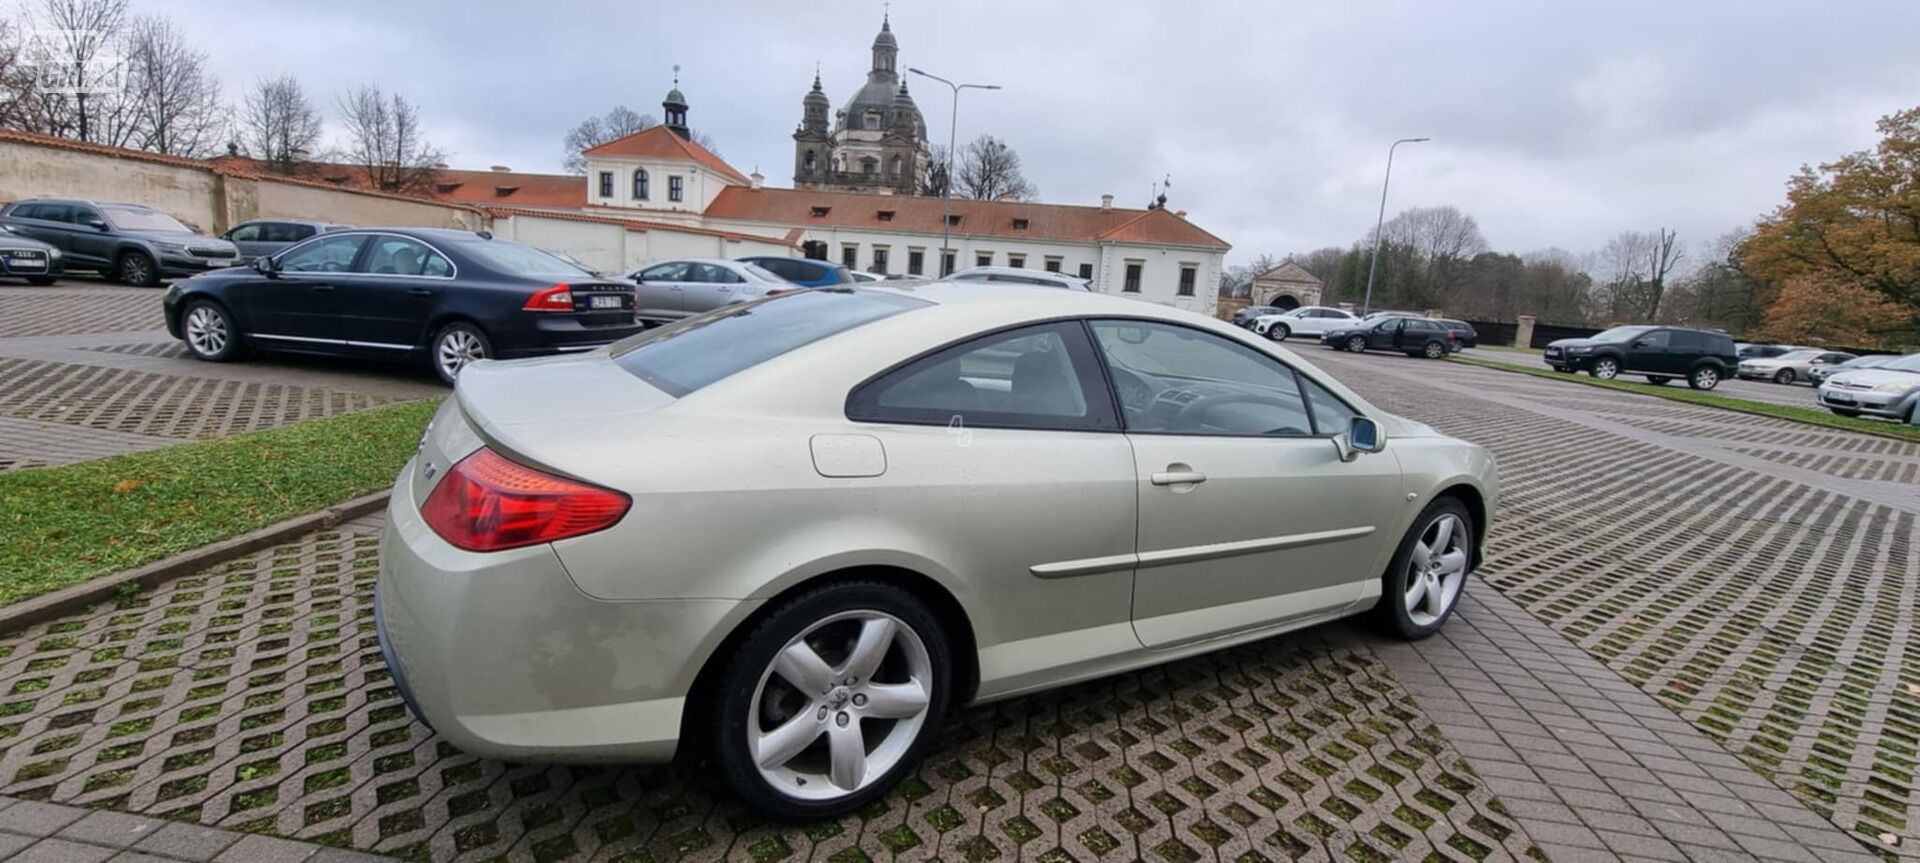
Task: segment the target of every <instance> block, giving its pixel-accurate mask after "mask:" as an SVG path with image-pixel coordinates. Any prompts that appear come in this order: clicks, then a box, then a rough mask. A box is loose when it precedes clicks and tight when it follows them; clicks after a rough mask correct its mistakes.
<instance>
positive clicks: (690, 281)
mask: <svg viewBox="0 0 1920 863" xmlns="http://www.w3.org/2000/svg"><path fill="white" fill-rule="evenodd" d="M746 283H747V280H746V279H744V278H742V277H741V276H740V274H739V273H736V272H734V271H733V270H730V269H728V268H726V267H723V266H720V265H718V264H709V263H697V264H694V265H693V266H691V267H688V268H687V281H686V290H685V291H683V292H682V293H681V294H680V309H681V311H683V312H685V313H686V314H689V315H697V314H699V313H701V312H705V311H711V310H713V309H717V308H720V307H721V306H724V305H726V304H728V303H731V302H735V301H737V300H739V299H740V291H741V289H742V288H744V287H746Z"/></svg>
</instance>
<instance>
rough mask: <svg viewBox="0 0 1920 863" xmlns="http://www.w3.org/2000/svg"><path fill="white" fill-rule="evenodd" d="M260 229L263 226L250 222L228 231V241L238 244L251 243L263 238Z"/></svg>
mask: <svg viewBox="0 0 1920 863" xmlns="http://www.w3.org/2000/svg"><path fill="white" fill-rule="evenodd" d="M260 229H261V225H260V224H259V223H258V222H248V223H247V224H244V225H241V226H240V227H238V228H234V229H233V230H231V231H228V232H227V239H229V240H231V241H233V242H236V243H251V242H254V241H255V240H258V239H260V238H261V237H260V234H261V230H260Z"/></svg>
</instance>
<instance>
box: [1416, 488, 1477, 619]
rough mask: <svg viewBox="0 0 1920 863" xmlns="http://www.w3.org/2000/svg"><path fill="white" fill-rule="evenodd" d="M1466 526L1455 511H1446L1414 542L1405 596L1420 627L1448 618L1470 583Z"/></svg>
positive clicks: (1429, 524) (1469, 539)
mask: <svg viewBox="0 0 1920 863" xmlns="http://www.w3.org/2000/svg"><path fill="white" fill-rule="evenodd" d="M1472 541H1473V540H1472V538H1471V537H1469V536H1468V535H1467V529H1466V525H1464V524H1462V523H1461V521H1460V518H1459V517H1458V516H1456V515H1454V514H1453V513H1449V512H1443V513H1441V514H1440V515H1439V517H1438V518H1435V519H1434V520H1433V521H1432V522H1430V523H1428V525H1427V528H1426V529H1425V530H1423V531H1421V532H1420V538H1419V539H1418V540H1416V541H1415V542H1414V545H1413V554H1412V555H1411V556H1410V557H1409V559H1408V561H1407V591H1406V593H1405V595H1404V596H1403V597H1402V600H1403V601H1404V602H1405V603H1406V608H1407V617H1408V618H1410V619H1412V621H1413V623H1414V625H1416V626H1432V625H1433V623H1434V621H1437V620H1439V619H1440V618H1442V617H1445V616H1446V614H1447V610H1448V609H1450V608H1452V607H1453V603H1454V601H1455V600H1457V599H1459V598H1460V589H1461V587H1463V586H1465V584H1466V582H1467V561H1468V560H1470V559H1471V555H1469V554H1468V543H1470V542H1472Z"/></svg>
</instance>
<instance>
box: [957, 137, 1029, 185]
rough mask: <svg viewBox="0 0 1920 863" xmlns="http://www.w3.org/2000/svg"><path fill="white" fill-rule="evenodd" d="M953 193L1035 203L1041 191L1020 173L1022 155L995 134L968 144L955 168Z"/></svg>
mask: <svg viewBox="0 0 1920 863" xmlns="http://www.w3.org/2000/svg"><path fill="white" fill-rule="evenodd" d="M953 173H954V184H953V193H954V195H955V196H957V197H966V198H973V199H975V200H980V201H998V200H1001V199H1003V198H1005V199H1010V200H1015V201H1031V200H1033V199H1034V198H1035V197H1036V196H1038V195H1039V194H1040V190H1039V189H1036V188H1034V185H1033V184H1032V183H1030V182H1028V181H1027V178H1026V176H1025V175H1024V174H1022V173H1020V154H1019V153H1016V152H1014V151H1013V148H1012V147H1009V146H1007V145H1006V142H1004V141H1001V140H1000V139H998V138H995V137H993V136H992V135H981V136H980V137H978V138H975V139H973V142H972V143H970V144H968V145H967V148H966V150H964V151H963V152H962V153H961V154H960V159H959V164H958V165H956V166H954V170H953Z"/></svg>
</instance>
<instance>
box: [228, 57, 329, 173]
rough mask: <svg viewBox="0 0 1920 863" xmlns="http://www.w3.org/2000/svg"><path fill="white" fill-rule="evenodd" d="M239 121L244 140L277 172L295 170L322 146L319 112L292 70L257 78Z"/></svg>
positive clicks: (255, 154)
mask: <svg viewBox="0 0 1920 863" xmlns="http://www.w3.org/2000/svg"><path fill="white" fill-rule="evenodd" d="M239 125H240V128H239V133H240V138H241V143H242V144H243V145H245V146H246V147H247V149H248V150H249V151H251V152H252V153H253V156H254V158H257V159H260V160H262V161H264V162H266V163H267V168H268V170H271V171H274V172H275V173H279V174H292V173H294V170H295V167H296V165H298V163H300V162H302V161H304V160H305V159H306V157H307V156H308V155H309V154H312V153H313V152H314V151H315V150H316V149H317V148H318V147H319V146H320V112H319V110H317V109H315V108H314V107H313V102H311V101H309V100H308V99H307V92H306V90H305V89H304V88H302V87H301V86H300V81H299V79H297V78H295V77H293V75H291V74H286V75H281V76H280V77H277V78H262V79H260V80H259V81H257V82H255V83H254V85H253V91H252V92H250V93H248V94H247V100H246V107H245V110H244V111H243V112H242V113H241V115H240V124H239Z"/></svg>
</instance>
